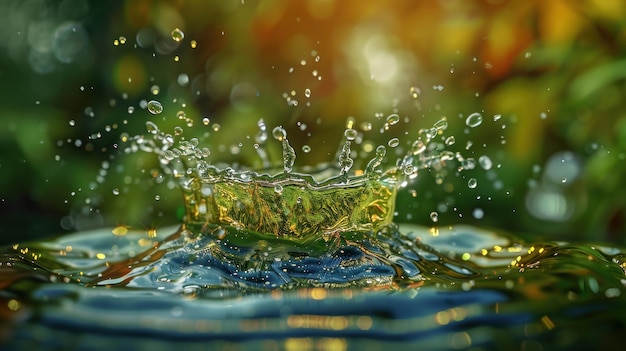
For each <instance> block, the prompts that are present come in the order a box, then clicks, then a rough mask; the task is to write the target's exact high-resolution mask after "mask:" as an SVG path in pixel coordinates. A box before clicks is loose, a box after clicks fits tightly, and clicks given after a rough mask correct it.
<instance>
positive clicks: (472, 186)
mask: <svg viewBox="0 0 626 351" xmlns="http://www.w3.org/2000/svg"><path fill="white" fill-rule="evenodd" d="M467 186H468V187H469V188H470V189H476V186H478V181H476V178H470V180H468V181H467Z"/></svg>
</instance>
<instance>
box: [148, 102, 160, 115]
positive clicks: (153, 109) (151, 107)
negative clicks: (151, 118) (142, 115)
mask: <svg viewBox="0 0 626 351" xmlns="http://www.w3.org/2000/svg"><path fill="white" fill-rule="evenodd" d="M147 107H148V111H150V113H152V114H153V115H158V114H159V113H161V112H163V105H161V103H160V102H158V101H156V100H150V101H149V102H148V106H147Z"/></svg>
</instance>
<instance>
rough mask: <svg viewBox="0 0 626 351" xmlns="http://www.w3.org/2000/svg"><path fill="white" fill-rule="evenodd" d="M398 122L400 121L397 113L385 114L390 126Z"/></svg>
mask: <svg viewBox="0 0 626 351" xmlns="http://www.w3.org/2000/svg"><path fill="white" fill-rule="evenodd" d="M398 122H400V116H398V114H396V113H394V114H391V115H389V116H387V123H389V125H390V126H392V125H394V124H397V123H398Z"/></svg>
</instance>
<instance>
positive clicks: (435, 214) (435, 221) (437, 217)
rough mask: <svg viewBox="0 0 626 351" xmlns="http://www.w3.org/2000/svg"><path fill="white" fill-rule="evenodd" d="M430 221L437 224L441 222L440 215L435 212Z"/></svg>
mask: <svg viewBox="0 0 626 351" xmlns="http://www.w3.org/2000/svg"><path fill="white" fill-rule="evenodd" d="M430 220H431V221H433V223H437V222H438V221H439V214H438V213H437V212H435V211H433V212H431V213H430Z"/></svg>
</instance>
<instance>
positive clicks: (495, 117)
mask: <svg viewBox="0 0 626 351" xmlns="http://www.w3.org/2000/svg"><path fill="white" fill-rule="evenodd" d="M500 118H502V115H494V116H493V121H494V122H495V121H497V120H499V119H500Z"/></svg>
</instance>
